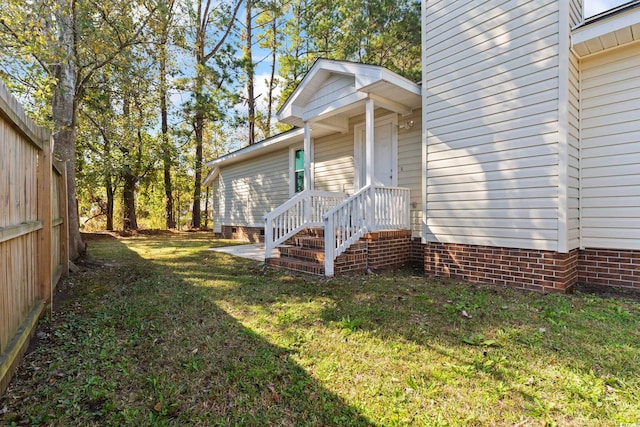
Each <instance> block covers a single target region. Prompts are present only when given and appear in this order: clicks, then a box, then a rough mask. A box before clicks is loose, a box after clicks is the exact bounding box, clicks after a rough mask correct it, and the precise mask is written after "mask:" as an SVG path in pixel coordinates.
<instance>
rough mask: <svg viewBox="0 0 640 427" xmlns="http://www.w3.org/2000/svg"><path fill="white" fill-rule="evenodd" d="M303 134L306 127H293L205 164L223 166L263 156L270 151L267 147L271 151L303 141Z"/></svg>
mask: <svg viewBox="0 0 640 427" xmlns="http://www.w3.org/2000/svg"><path fill="white" fill-rule="evenodd" d="M303 136H304V129H302V128H300V129H293V130H290V131H288V132H285V133H281V134H279V135H275V136H272V137H271V138H268V139H265V140H263V141H260V142H258V143H256V144H253V145H250V146H248V147H245V148H241V149H240V150H237V151H234V152H232V153H229V154H226V155H224V156H222V157H218V158H217V159H214V160H211V161H209V162H207V163H205V166H207V167H211V166H222V164H225V165H226V164H231V163H236V162H239V161H242V160H246V159H249V158H252V157H257V156H261V155H264V153H266V152H268V151H264V150H266V149H271V150H270V151H273V150H276V149H278V148H285V147H287V146H289V145H291V144H295V143H297V142H301V141H302V138H303Z"/></svg>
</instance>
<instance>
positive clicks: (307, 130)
mask: <svg viewBox="0 0 640 427" xmlns="http://www.w3.org/2000/svg"><path fill="white" fill-rule="evenodd" d="M303 148H304V191H307V190H311V126H310V125H309V122H304V147H303ZM310 220H311V198H308V199H307V200H305V202H304V222H309V221H310Z"/></svg>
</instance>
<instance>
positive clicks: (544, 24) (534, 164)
mask: <svg viewBox="0 0 640 427" xmlns="http://www.w3.org/2000/svg"><path fill="white" fill-rule="evenodd" d="M423 22H425V31H426V37H425V46H423V48H424V49H425V54H426V61H425V64H424V65H423V67H424V68H423V77H424V79H425V81H424V93H425V99H424V104H423V106H424V108H425V117H426V123H425V127H426V141H427V152H426V157H427V164H426V197H427V218H426V227H427V230H426V238H427V240H428V241H440V242H448V243H464V244H475V245H488V246H502V247H518V248H526V249H543V250H557V248H558V214H559V212H558V185H559V182H560V175H559V173H560V171H559V169H558V163H559V150H558V142H559V134H558V100H559V69H558V67H559V55H558V39H559V35H558V28H559V11H558V2H557V1H556V0H547V1H536V2H523V1H515V0H514V1H497V0H494V1H486V2H454V1H447V0H443V1H440V2H435V3H432V2H427V5H426V7H425V19H424V21H423ZM573 155H575V156H576V158H577V153H576V152H573ZM574 166H576V165H575V164H574ZM572 184H573V185H574V186H577V182H573V181H572ZM572 196H573V197H574V198H575V197H577V195H576V194H573V193H572ZM572 203H573V202H572ZM576 208H577V206H576ZM571 214H572V215H577V213H576V212H573V211H572V213H571ZM574 226H575V224H574Z"/></svg>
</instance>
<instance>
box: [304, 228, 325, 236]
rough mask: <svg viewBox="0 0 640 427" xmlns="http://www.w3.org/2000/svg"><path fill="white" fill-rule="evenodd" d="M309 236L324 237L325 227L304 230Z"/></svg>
mask: <svg viewBox="0 0 640 427" xmlns="http://www.w3.org/2000/svg"><path fill="white" fill-rule="evenodd" d="M303 233H304V234H306V235H307V236H310V237H322V238H324V228H322V227H321V228H307V229H306V230H305V231H304V232H303Z"/></svg>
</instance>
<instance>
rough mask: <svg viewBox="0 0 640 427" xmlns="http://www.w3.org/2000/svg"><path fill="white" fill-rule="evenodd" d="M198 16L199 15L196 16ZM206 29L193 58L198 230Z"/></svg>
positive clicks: (196, 223) (195, 224)
mask: <svg viewBox="0 0 640 427" xmlns="http://www.w3.org/2000/svg"><path fill="white" fill-rule="evenodd" d="M198 15H199V14H198ZM205 35H206V27H200V28H199V31H198V33H197V34H196V44H195V56H196V64H198V66H197V68H196V81H195V87H194V91H193V92H194V96H195V117H194V131H195V132H194V133H195V137H196V160H195V165H194V166H195V168H194V169H195V178H194V183H193V184H194V185H193V208H192V210H191V213H192V216H191V228H200V196H201V194H202V139H203V136H204V111H203V109H204V108H205V102H204V76H203V75H202V74H203V72H204V71H203V69H204V68H205V67H206V65H207V64H206V62H207V61H206V59H205V55H204V43H205Z"/></svg>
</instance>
